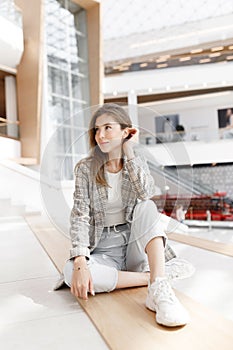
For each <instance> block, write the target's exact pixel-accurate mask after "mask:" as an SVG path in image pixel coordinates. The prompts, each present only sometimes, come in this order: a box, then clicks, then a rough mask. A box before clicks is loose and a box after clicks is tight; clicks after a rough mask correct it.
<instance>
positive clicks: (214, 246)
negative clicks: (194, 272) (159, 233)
mask: <svg viewBox="0 0 233 350" xmlns="http://www.w3.org/2000/svg"><path fill="white" fill-rule="evenodd" d="M168 238H169V239H171V240H172V241H176V242H180V243H184V244H188V245H191V246H193V247H197V248H201V249H206V250H210V251H212V252H215V253H219V254H224V255H228V256H231V257H233V244H232V243H227V244H226V243H222V242H214V241H211V240H209V239H204V238H199V237H194V236H191V235H188V234H185V235H184V234H180V233H169V235H168Z"/></svg>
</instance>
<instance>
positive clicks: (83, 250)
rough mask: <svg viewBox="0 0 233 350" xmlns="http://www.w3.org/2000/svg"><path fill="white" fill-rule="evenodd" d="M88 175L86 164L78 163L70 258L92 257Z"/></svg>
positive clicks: (71, 217) (72, 213)
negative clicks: (90, 248)
mask: <svg viewBox="0 0 233 350" xmlns="http://www.w3.org/2000/svg"><path fill="white" fill-rule="evenodd" d="M88 182H89V180H88V176H87V173H86V171H85V164H83V163H81V164H78V165H77V166H76V168H75V191H74V195H73V198H74V204H73V208H72V211H71V216H70V224H71V226H70V236H71V242H72V248H71V249H70V258H74V257H76V256H80V255H82V256H85V257H87V258H89V257H90V250H89V248H88V247H89V228H90V224H89V220H90V196H89V191H88Z"/></svg>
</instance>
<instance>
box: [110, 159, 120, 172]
mask: <svg viewBox="0 0 233 350" xmlns="http://www.w3.org/2000/svg"><path fill="white" fill-rule="evenodd" d="M106 165H107V170H108V171H109V172H110V173H118V171H120V170H121V169H122V167H123V161H122V159H121V158H118V159H109V160H108V161H107V164H106Z"/></svg>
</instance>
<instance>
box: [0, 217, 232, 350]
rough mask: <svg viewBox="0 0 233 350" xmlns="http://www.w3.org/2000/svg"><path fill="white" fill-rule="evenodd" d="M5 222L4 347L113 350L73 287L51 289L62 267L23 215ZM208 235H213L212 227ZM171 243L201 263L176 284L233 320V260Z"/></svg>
mask: <svg viewBox="0 0 233 350" xmlns="http://www.w3.org/2000/svg"><path fill="white" fill-rule="evenodd" d="M0 224H1V225H0V244H1V245H0V266H1V269H0V331H1V336H0V344H1V348H2V349H4V350H13V349H14V350H15V349H17V350H21V349H23V350H37V349H38V350H39V349H40V350H41V349H43V350H47V349H48V350H53V349H56V350H60V349H61V350H63V349H71V348H73V349H78V350H89V349H92V350H93V349H94V350H98V349H101V350H102V349H103V350H104V349H108V347H107V346H106V344H105V343H104V341H103V340H102V338H101V336H100V335H99V333H98V332H97V331H96V329H95V327H94V326H93V324H92V323H91V321H90V320H89V318H88V317H87V316H86V314H85V313H84V311H83V310H82V309H81V307H80V306H79V304H78V303H77V302H76V300H75V298H74V297H73V296H72V295H71V294H70V293H69V290H68V289H64V290H60V291H57V292H54V291H53V290H52V287H53V284H54V282H55V281H56V279H57V277H58V273H57V270H56V269H55V267H54V265H53V264H52V262H51V260H50V259H49V257H48V256H47V254H46V253H45V252H44V250H43V248H42V247H41V245H40V243H39V242H38V241H37V239H36V238H35V236H34V234H33V233H32V232H31V230H30V228H29V227H28V225H27V223H26V222H25V221H24V219H23V218H22V217H20V216H17V217H5V218H0ZM200 230H201V229H200ZM227 232H228V234H229V232H230V231H227ZM231 232H232V231H231ZM199 233H200V232H199ZM219 233H220V235H221V231H219ZM200 234H201V233H200ZM204 234H205V236H206V235H209V237H210V238H211V235H212V233H211V232H210V231H207V230H206V229H205V232H204ZM229 237H230V236H229ZM170 244H171V245H172V247H173V248H174V249H175V251H176V252H177V253H178V254H179V255H180V256H181V257H183V258H186V259H188V260H189V261H191V262H192V263H193V264H194V265H195V267H196V273H195V275H194V276H193V277H191V278H189V279H186V280H183V281H176V282H175V283H174V287H175V288H177V289H179V290H181V291H182V292H184V293H185V294H187V295H189V296H191V297H192V298H193V299H196V300H198V301H200V302H201V303H203V304H205V305H207V306H209V307H210V308H212V309H215V310H217V311H218V312H219V313H221V314H222V315H224V316H225V317H227V318H230V319H232V320H233V300H232V295H233V259H232V258H230V257H227V256H223V255H220V254H217V253H212V252H209V251H205V250H202V249H199V248H194V247H191V246H187V245H184V244H181V243H176V242H172V241H171V242H170Z"/></svg>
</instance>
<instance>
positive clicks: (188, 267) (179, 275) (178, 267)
mask: <svg viewBox="0 0 233 350" xmlns="http://www.w3.org/2000/svg"><path fill="white" fill-rule="evenodd" d="M194 272H195V268H194V266H193V265H192V264H191V263H190V262H189V261H187V260H185V259H180V258H173V259H171V260H169V261H167V262H166V264H165V275H166V277H167V278H168V280H175V279H184V278H188V277H190V276H192V275H193V274H194Z"/></svg>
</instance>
